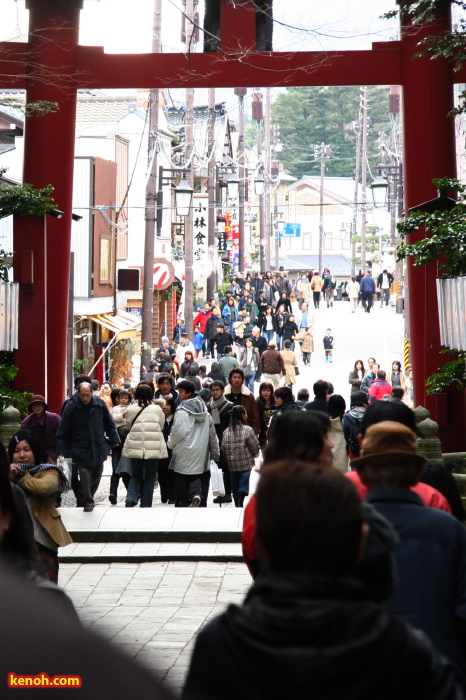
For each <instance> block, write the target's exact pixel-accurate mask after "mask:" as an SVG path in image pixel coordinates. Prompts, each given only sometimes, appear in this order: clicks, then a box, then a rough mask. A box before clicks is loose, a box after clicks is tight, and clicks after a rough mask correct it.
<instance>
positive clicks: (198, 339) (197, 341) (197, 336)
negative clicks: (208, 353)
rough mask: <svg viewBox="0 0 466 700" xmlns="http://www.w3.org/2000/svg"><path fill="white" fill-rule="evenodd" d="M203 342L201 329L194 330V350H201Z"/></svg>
mask: <svg viewBox="0 0 466 700" xmlns="http://www.w3.org/2000/svg"><path fill="white" fill-rule="evenodd" d="M203 342H204V333H201V331H197V332H196V331H194V333H193V345H194V349H195V350H202V343H203Z"/></svg>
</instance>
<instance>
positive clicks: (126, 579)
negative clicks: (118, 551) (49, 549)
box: [59, 561, 251, 693]
mask: <svg viewBox="0 0 466 700" xmlns="http://www.w3.org/2000/svg"><path fill="white" fill-rule="evenodd" d="M59 579H60V585H62V586H63V587H64V588H65V590H66V591H67V593H68V594H69V595H70V596H71V598H72V600H73V601H74V603H75V605H76V608H77V610H78V613H79V615H80V617H81V620H82V621H83V623H84V624H85V625H86V626H89V627H90V628H92V629H93V630H94V631H96V632H98V633H99V634H100V635H101V636H103V637H104V638H105V639H107V640H111V641H112V643H114V644H117V645H118V646H119V647H120V648H121V649H122V650H123V651H125V652H126V653H127V654H129V655H130V656H131V657H133V658H135V659H137V661H138V662H140V663H142V664H144V665H146V666H148V667H149V668H150V669H151V670H152V671H153V672H155V673H156V674H157V675H158V677H159V678H161V679H162V680H164V681H166V682H167V683H168V684H169V685H170V686H171V687H172V688H173V690H174V691H175V692H176V693H178V692H179V691H180V690H181V688H182V685H183V682H184V678H185V676H186V673H187V670H188V666H189V660H190V656H191V652H192V649H193V645H194V640H195V637H196V634H197V632H198V631H199V630H200V628H201V627H202V626H203V625H204V624H205V623H206V622H207V621H208V620H209V619H210V618H212V617H215V616H216V615H218V614H219V613H220V612H222V611H223V610H224V608H225V607H226V606H227V605H228V604H229V603H241V601H242V600H243V599H244V596H245V593H246V591H247V589H248V587H249V586H250V584H251V577H250V575H249V572H248V570H247V568H246V566H245V565H244V564H232V563H228V564H219V563H210V562H202V561H200V562H152V563H144V564H123V563H121V564H80V565H79V564H62V565H61V566H60V575H59Z"/></svg>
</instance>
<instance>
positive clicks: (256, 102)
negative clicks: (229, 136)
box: [252, 92, 266, 274]
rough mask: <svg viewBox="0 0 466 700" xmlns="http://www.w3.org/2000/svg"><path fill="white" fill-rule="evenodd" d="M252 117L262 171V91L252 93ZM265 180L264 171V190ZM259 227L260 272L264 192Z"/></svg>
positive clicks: (263, 231)
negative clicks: (254, 123)
mask: <svg viewBox="0 0 466 700" xmlns="http://www.w3.org/2000/svg"><path fill="white" fill-rule="evenodd" d="M252 118H253V119H254V121H255V122H256V144H257V163H258V164H260V170H259V172H260V171H261V170H262V173H263V172H264V169H263V162H262V134H261V129H260V122H261V121H262V119H263V118H264V112H263V108H262V93H260V92H253V94H252ZM265 180H266V173H264V190H265ZM259 229H260V241H259V243H260V245H259V249H260V268H261V272H262V274H263V273H264V272H265V271H266V267H265V250H264V248H265V246H263V245H262V239H264V240H265V216H264V194H263V192H262V194H260V195H259Z"/></svg>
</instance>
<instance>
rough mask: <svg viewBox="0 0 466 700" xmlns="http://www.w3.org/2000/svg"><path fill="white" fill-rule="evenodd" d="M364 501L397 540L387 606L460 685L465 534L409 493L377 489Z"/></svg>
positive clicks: (464, 669)
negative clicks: (451, 668)
mask: <svg viewBox="0 0 466 700" xmlns="http://www.w3.org/2000/svg"><path fill="white" fill-rule="evenodd" d="M366 501H368V503H370V504H371V505H372V506H373V507H374V508H376V509H377V511H378V512H379V513H380V514H381V515H383V516H384V518H386V519H387V520H388V522H389V523H391V524H392V526H393V527H394V528H395V531H396V533H397V534H398V538H399V541H398V544H397V547H396V549H395V561H396V569H397V576H398V585H397V587H396V589H395V592H394V594H393V595H392V597H391V598H390V599H389V601H388V603H387V606H388V608H389V610H391V612H393V614H395V615H397V616H398V617H400V618H402V619H403V620H405V621H406V622H409V623H410V624H411V625H413V627H417V628H418V629H421V630H422V631H423V632H424V633H425V634H426V635H427V636H428V637H429V638H430V640H431V642H432V643H433V644H435V646H436V648H437V649H438V650H439V652H440V653H442V654H443V655H444V656H445V657H447V658H448V659H449V660H450V661H451V662H452V663H454V665H455V666H456V667H457V669H458V670H459V672H460V673H461V674H462V676H463V682H464V681H465V680H466V660H465V654H464V635H465V628H466V529H465V527H464V525H463V524H462V523H460V522H459V521H458V520H456V518H454V517H453V516H452V515H450V514H449V513H444V512H443V511H440V510H438V509H437V508H428V507H427V506H425V505H424V503H423V502H422V500H421V499H420V497H419V496H418V495H417V494H416V493H413V491H411V490H409V489H400V488H392V487H387V488H378V489H374V490H373V491H370V492H369V494H368V495H367V496H366Z"/></svg>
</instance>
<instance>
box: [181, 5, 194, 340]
mask: <svg viewBox="0 0 466 700" xmlns="http://www.w3.org/2000/svg"><path fill="white" fill-rule="evenodd" d="M186 17H187V22H186V53H187V54H189V53H192V52H193V51H194V43H195V27H194V24H193V21H194V0H186ZM190 20H191V21H190ZM185 143H186V155H185V158H186V162H187V163H190V166H189V169H188V171H187V173H186V177H187V180H188V182H189V184H190V185H191V187H194V162H192V161H191V154H192V152H193V148H194V89H193V88H188V89H187V90H186V119H185ZM184 222H185V223H184V261H185V285H186V287H185V314H184V320H185V325H186V333H187V334H188V337H189V338H192V337H193V299H194V296H193V293H194V276H193V249H194V240H193V235H194V234H193V208H192V207H191V209H190V210H189V214H188V216H187V217H186V218H185V220H184Z"/></svg>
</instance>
